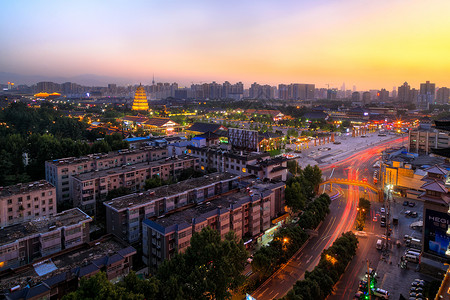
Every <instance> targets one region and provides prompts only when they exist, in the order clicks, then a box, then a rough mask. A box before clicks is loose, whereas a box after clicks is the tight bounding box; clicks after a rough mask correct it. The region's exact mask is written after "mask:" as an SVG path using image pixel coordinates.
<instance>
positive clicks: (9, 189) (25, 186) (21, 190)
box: [0, 180, 54, 197]
mask: <svg viewBox="0 0 450 300" xmlns="http://www.w3.org/2000/svg"><path fill="white" fill-rule="evenodd" d="M51 188H54V186H53V185H51V184H50V183H49V182H48V181H46V180H39V181H34V182H28V183H18V184H15V185H10V186H6V187H0V197H9V196H11V195H17V194H27V193H31V192H34V191H39V190H48V189H51Z"/></svg>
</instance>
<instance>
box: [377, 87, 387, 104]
mask: <svg viewBox="0 0 450 300" xmlns="http://www.w3.org/2000/svg"><path fill="white" fill-rule="evenodd" d="M377 98H378V100H380V101H386V100H388V99H389V91H387V90H386V89H381V90H380V91H379V92H378V93H377Z"/></svg>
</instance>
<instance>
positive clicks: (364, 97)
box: [362, 92, 372, 104]
mask: <svg viewBox="0 0 450 300" xmlns="http://www.w3.org/2000/svg"><path fill="white" fill-rule="evenodd" d="M371 99H372V97H371V95H370V92H364V93H363V94H362V102H363V104H367V103H370V100H371Z"/></svg>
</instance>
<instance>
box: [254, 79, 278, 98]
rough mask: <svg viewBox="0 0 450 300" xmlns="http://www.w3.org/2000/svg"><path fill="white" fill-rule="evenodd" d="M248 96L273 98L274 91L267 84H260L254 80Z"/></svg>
mask: <svg viewBox="0 0 450 300" xmlns="http://www.w3.org/2000/svg"><path fill="white" fill-rule="evenodd" d="M249 97H250V98H252V99H274V98H275V91H274V89H273V88H272V87H271V86H270V85H268V84H265V85H260V84H258V83H256V82H255V83H253V84H252V85H251V86H250V89H249Z"/></svg>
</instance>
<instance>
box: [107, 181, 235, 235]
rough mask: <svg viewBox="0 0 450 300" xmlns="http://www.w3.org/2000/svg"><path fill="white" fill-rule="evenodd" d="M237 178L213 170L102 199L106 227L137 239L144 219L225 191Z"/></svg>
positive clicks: (228, 189) (204, 199) (112, 231)
mask: <svg viewBox="0 0 450 300" xmlns="http://www.w3.org/2000/svg"><path fill="white" fill-rule="evenodd" d="M238 179H239V177H238V176H236V175H233V174H230V173H213V174H209V175H205V176H202V177H199V178H192V179H188V180H185V181H181V182H179V183H177V184H172V185H168V186H162V187H158V188H155V189H151V190H149V191H146V192H144V193H136V194H132V195H127V196H123V197H119V198H115V199H113V200H111V201H107V202H103V204H104V205H105V206H106V229H107V231H108V233H112V234H114V235H115V236H117V237H118V238H120V239H122V240H124V241H127V242H129V243H134V242H137V241H139V239H140V236H141V231H142V229H141V222H142V221H143V220H144V219H146V218H153V217H160V216H162V215H165V214H166V213H168V212H170V211H173V210H174V209H177V208H180V207H183V206H187V205H189V204H196V203H201V202H203V201H206V200H208V199H210V198H212V197H216V196H218V195H221V194H223V193H227V192H229V191H230V190H233V189H234V188H236V187H237V186H238Z"/></svg>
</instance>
